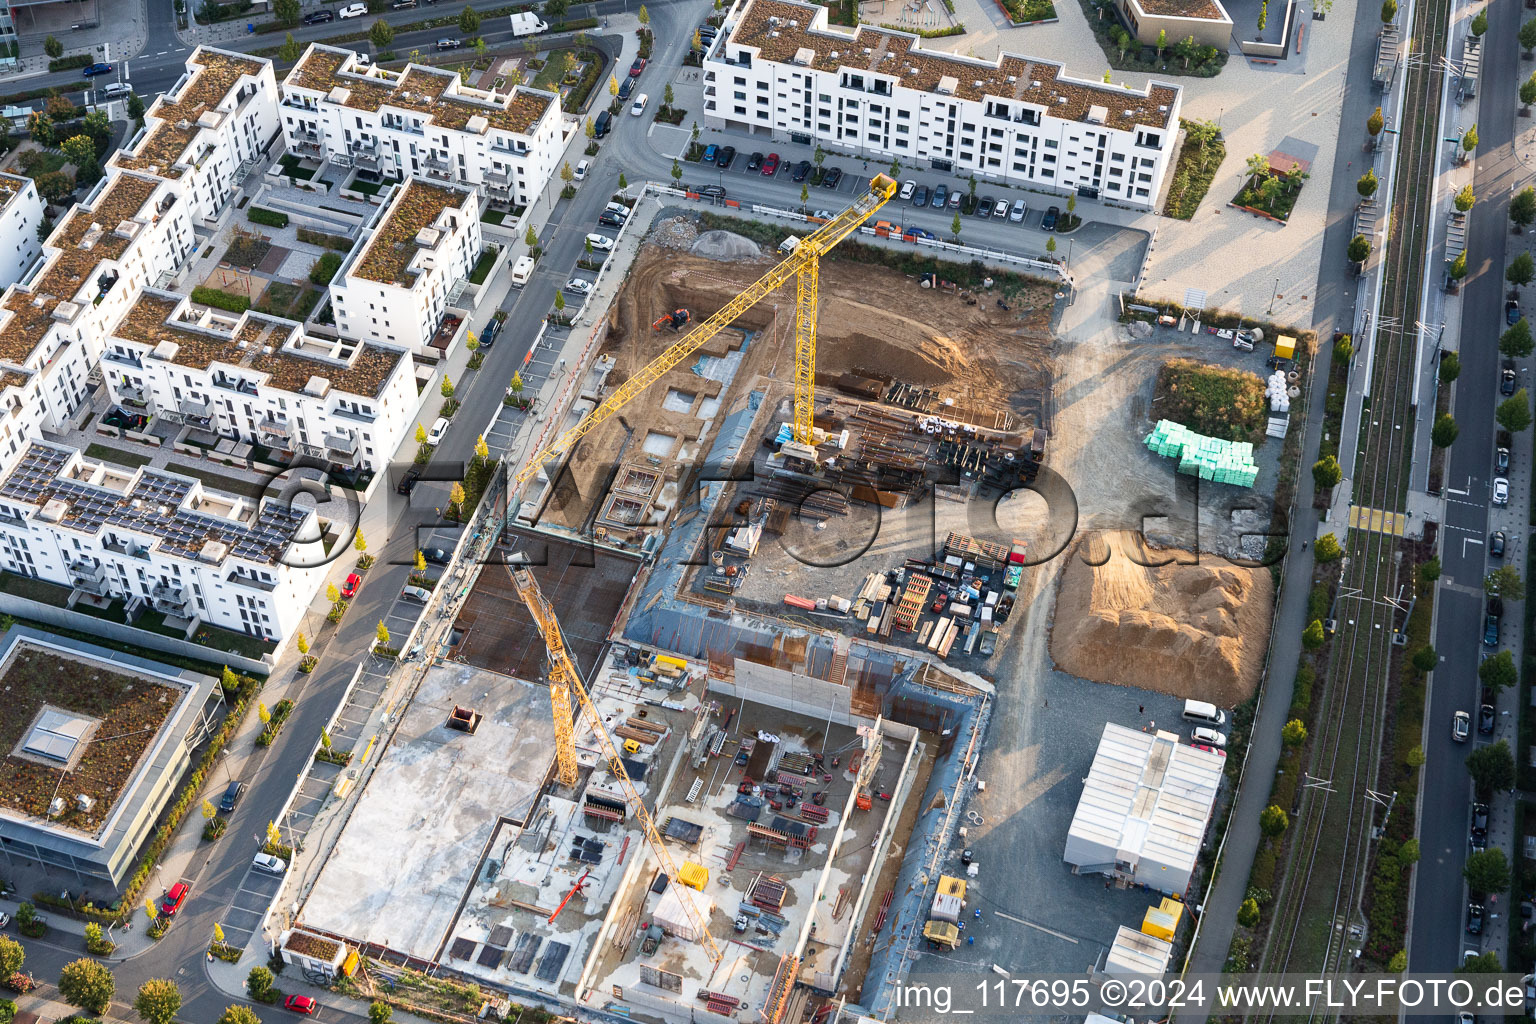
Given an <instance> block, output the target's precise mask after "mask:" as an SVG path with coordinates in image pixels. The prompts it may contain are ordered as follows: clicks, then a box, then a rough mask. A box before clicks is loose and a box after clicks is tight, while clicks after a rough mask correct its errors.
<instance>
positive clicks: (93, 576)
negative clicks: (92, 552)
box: [69, 558, 107, 586]
mask: <svg viewBox="0 0 1536 1024" xmlns="http://www.w3.org/2000/svg"><path fill="white" fill-rule="evenodd" d="M106 575H107V570H106V567H105V566H103V565H102V564H101V563H99V562H93V561H91V560H90V559H88V558H77V559H75V560H74V561H72V562H70V563H69V578H70V581H71V582H73V583H74V584H75V585H77V586H79V585H81V584H82V583H83V582H95V581H100V580H103V579H105V578H106Z"/></svg>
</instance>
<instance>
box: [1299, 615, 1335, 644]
mask: <svg viewBox="0 0 1536 1024" xmlns="http://www.w3.org/2000/svg"><path fill="white" fill-rule="evenodd" d="M1327 641H1328V638H1327V636H1326V635H1324V633H1323V623H1322V620H1321V619H1313V620H1312V622H1311V624H1310V625H1308V626H1307V628H1306V629H1304V630H1302V631H1301V646H1303V647H1305V648H1306V649H1307V650H1309V651H1315V650H1317V649H1318V648H1319V647H1321V646H1323V644H1325V643H1327Z"/></svg>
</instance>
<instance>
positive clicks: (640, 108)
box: [629, 93, 651, 117]
mask: <svg viewBox="0 0 1536 1024" xmlns="http://www.w3.org/2000/svg"><path fill="white" fill-rule="evenodd" d="M649 102H651V98H650V96H648V95H646V94H645V93H641V94H640V95H638V96H636V97H635V102H634V103H632V104H631V105H630V108H629V112H630V114H631V115H632V116H634V117H639V116H640V115H641V114H643V113H645V105H646V104H647V103H649Z"/></svg>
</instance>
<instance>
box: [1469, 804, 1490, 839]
mask: <svg viewBox="0 0 1536 1024" xmlns="http://www.w3.org/2000/svg"><path fill="white" fill-rule="evenodd" d="M1471 836H1472V839H1473V840H1478V839H1486V838H1487V837H1488V805H1487V804H1483V803H1476V804H1473V805H1472V832H1471Z"/></svg>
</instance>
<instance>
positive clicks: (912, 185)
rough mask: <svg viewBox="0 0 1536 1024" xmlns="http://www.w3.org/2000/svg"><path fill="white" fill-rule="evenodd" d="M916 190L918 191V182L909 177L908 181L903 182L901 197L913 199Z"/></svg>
mask: <svg viewBox="0 0 1536 1024" xmlns="http://www.w3.org/2000/svg"><path fill="white" fill-rule="evenodd" d="M916 191H917V182H915V181H913V180H912V179H911V178H908V179H907V180H906V181H904V182H902V183H901V198H902V199H911V198H912V193H913V192H916Z"/></svg>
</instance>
